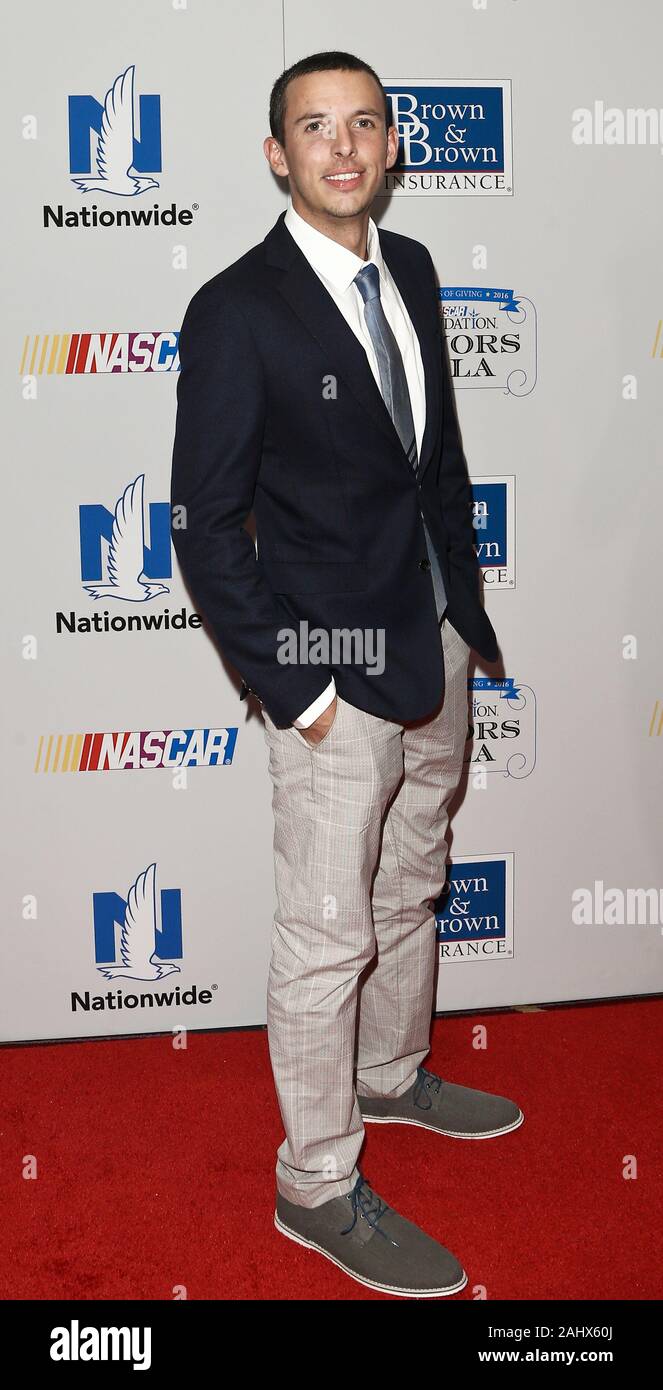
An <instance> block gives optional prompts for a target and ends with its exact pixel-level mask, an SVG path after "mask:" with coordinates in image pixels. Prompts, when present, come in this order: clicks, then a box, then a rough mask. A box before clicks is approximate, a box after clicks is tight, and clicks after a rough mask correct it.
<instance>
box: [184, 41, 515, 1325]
mask: <svg viewBox="0 0 663 1390" xmlns="http://www.w3.org/2000/svg"><path fill="white" fill-rule="evenodd" d="M270 128H271V132H272V133H271V136H270V137H268V138H267V139H266V140H265V142H264V151H265V155H266V157H267V160H268V161H269V164H270V166H271V169H272V170H273V172H274V173H275V174H276V175H277V176H279V177H282V178H287V179H288V183H289V190H290V199H289V206H288V209H287V211H286V212H285V213H282V214H281V216H280V217H279V218H278V220H277V222H276V224H275V226H274V227H273V228H272V230H271V231H270V232H269V233H268V235H267V236H266V237H265V240H264V241H263V242H262V243H261V244H259V245H258V246H255V247H253V248H252V249H251V250H250V251H248V252H247V253H246V255H244V256H242V257H241V258H240V259H239V260H238V261H236V262H235V263H234V264H233V265H231V266H229V267H228V268H227V269H226V270H224V271H222V272H221V273H220V274H219V275H216V276H215V277H214V278H213V279H212V280H210V281H209V282H208V283H207V284H205V285H203V286H202V288H201V289H200V290H198V292H197V293H196V294H195V295H194V297H193V299H192V300H191V303H190V304H189V307H188V309H187V312H186V315H185V319H184V323H183V326H182V331H181V335H180V361H181V374H180V378H179V382H178V415H177V427H176V436H175V446H174V456H173V477H172V497H171V501H172V505H173V507H174V508H175V507H177V508H180V507H183V508H184V515H185V516H186V526H185V527H184V528H183V529H177V528H174V529H173V542H174V545H175V548H176V551H177V554H178V557H179V559H180V562H181V567H182V570H183V573H184V575H185V576H186V578H187V579H188V580H189V582H190V584H191V587H192V590H193V593H194V595H195V597H196V598H197V599H198V601H199V603H200V606H201V607H202V609H203V611H204V612H205V613H206V614H207V617H208V619H209V621H210V624H211V626H212V628H213V630H214V632H215V634H216V636H217V637H218V639H219V642H220V644H221V647H222V649H223V650H224V652H225V654H226V655H227V656H228V657H229V658H230V660H231V661H232V662H233V664H234V665H236V667H237V668H238V670H239V671H240V672H241V673H242V675H243V677H244V685H243V690H242V698H243V697H244V695H245V694H246V693H247V692H248V691H249V690H250V691H252V692H253V693H254V694H255V695H256V696H257V697H258V699H259V700H260V702H261V706H262V715H263V719H264V729H265V738H266V743H267V745H268V749H269V768H270V774H271V778H272V783H273V800H272V804H273V808H274V818H275V829H274V858H275V878H276V890H277V902H278V906H277V912H276V915H275V919H274V930H273V937H272V957H271V964H270V972H269V985H268V999H267V1004H268V1010H267V1016H268V1038H269V1048H270V1057H271V1061H272V1068H273V1072H274V1079H275V1085H276V1089H277V1094H278V1098H279V1104H280V1108H281V1115H282V1118H283V1124H284V1128H285V1132H286V1137H285V1140H284V1141H283V1143H282V1145H281V1147H280V1149H279V1152H278V1161H277V1167H276V1187H277V1194H276V1212H275V1224H276V1226H277V1229H278V1230H279V1231H281V1232H282V1233H283V1234H284V1235H287V1236H288V1237H290V1238H292V1239H293V1240H295V1241H298V1242H299V1243H300V1244H301V1245H305V1246H307V1247H310V1248H312V1249H315V1250H318V1251H320V1253H322V1254H324V1255H325V1256H327V1257H328V1258H329V1259H331V1260H332V1261H333V1262H334V1263H335V1264H337V1265H339V1266H340V1268H342V1269H343V1270H344V1271H345V1272H346V1273H347V1274H349V1275H350V1276H351V1277H352V1278H354V1279H356V1280H358V1281H359V1282H360V1283H363V1284H367V1285H368V1286H370V1287H372V1288H376V1289H380V1290H383V1291H384V1292H387V1293H392V1294H397V1295H401V1296H405V1297H421V1298H425V1297H441V1296H444V1295H447V1294H453V1293H455V1292H457V1291H458V1290H459V1289H461V1288H463V1287H464V1285H465V1283H466V1282H467V1276H466V1275H465V1273H464V1271H463V1268H462V1266H461V1265H460V1264H459V1262H458V1260H457V1259H456V1258H455V1257H454V1256H453V1255H452V1254H451V1253H450V1252H449V1251H448V1250H446V1249H445V1248H444V1246H442V1245H441V1244H439V1243H438V1242H437V1241H436V1240H435V1239H433V1237H432V1236H430V1235H428V1234H427V1233H425V1232H424V1231H422V1230H420V1229H419V1228H418V1227H417V1226H416V1225H415V1224H414V1223H413V1222H411V1221H408V1220H407V1219H406V1218H404V1217H402V1216H400V1215H399V1214H398V1213H397V1212H395V1211H394V1210H393V1209H392V1208H391V1207H389V1206H387V1204H386V1202H385V1201H384V1200H383V1199H382V1198H381V1197H379V1196H378V1195H377V1192H376V1191H375V1189H373V1188H372V1187H371V1186H369V1183H368V1180H367V1179H366V1178H365V1177H364V1174H363V1173H362V1172H361V1171H360V1169H359V1168H358V1166H357V1159H358V1155H359V1151H360V1149H361V1146H362V1141H363V1138H364V1121H375V1122H378V1123H389V1122H395V1123H405V1124H411V1125H419V1126H423V1127H424V1128H428V1129H432V1130H435V1131H437V1132H439V1133H440V1134H444V1135H452V1136H454V1137H457V1138H467V1139H479V1138H488V1137H491V1136H493V1135H497V1134H504V1133H507V1132H508V1131H509V1130H511V1129H515V1128H516V1127H517V1126H518V1125H519V1124H520V1123H521V1122H522V1119H523V1116H522V1114H521V1111H520V1110H519V1108H518V1106H517V1105H515V1104H514V1103H513V1102H511V1101H509V1100H506V1099H505V1098H503V1097H501V1096H492V1095H488V1094H486V1093H483V1092H480V1091H475V1090H472V1089H469V1088H467V1087H463V1086H455V1085H453V1084H451V1083H449V1082H447V1081H443V1080H442V1079H441V1078H440V1077H438V1076H436V1075H435V1074H434V1073H432V1072H430V1071H428V1070H426V1069H425V1068H424V1067H423V1066H422V1063H423V1061H424V1058H425V1057H426V1055H427V1053H428V1051H429V1029H430V1020H431V1010H432V1000H433V977H434V961H435V918H434V911H433V906H434V901H435V899H436V898H437V897H438V895H439V894H440V892H441V891H442V888H443V885H444V881H445V874H446V855H447V842H446V839H445V835H446V830H447V826H448V815H447V808H448V805H449V802H450V800H451V798H452V796H453V793H454V791H455V789H456V787H457V785H458V781H459V778H460V775H461V770H462V758H463V749H464V744H465V739H466V734H467V667H468V659H469V652H470V648H471V647H475V648H476V650H477V651H478V652H479V654H480V655H481V656H482V657H484V659H486V660H488V661H491V660H495V659H496V657H497V642H496V637H495V633H494V631H493V628H492V626H491V623H490V622H489V620H488V617H487V615H486V613H485V611H484V609H483V607H482V605H481V602H480V597H479V569H478V562H477V557H476V552H475V549H474V545H473V540H474V530H473V526H472V519H471V493H470V486H469V481H468V477H467V469H466V465H465V460H464V457H463V452H462V447H461V443H460V438H459V435H458V429H457V425H456V420H455V415H454V404H453V392H452V386H451V380H450V372H449V367H448V363H447V362H446V358H445V355H444V354H445V348H444V343H443V338H442V332H441V326H440V320H439V311H438V303H437V287H436V277H435V272H434V268H433V263H432V261H431V258H430V255H429V253H428V251H427V250H426V248H425V247H424V246H423V245H421V243H419V242H417V241H414V240H412V239H411V238H408V237H404V236H399V235H397V234H396V233H395V232H387V231H384V232H383V231H381V232H379V233H378V231H377V228H376V225H375V223H374V222H373V220H372V219H371V217H370V212H369V209H370V207H371V204H372V201H373V199H374V198H375V195H376V194H377V192H378V190H379V189H380V188H381V186H382V184H383V179H384V172H385V168H389V167H391V165H392V164H393V163H394V161H395V159H396V155H397V149H398V136H397V132H396V130H395V129H394V127H393V126H390V124H389V117H388V112H387V103H386V96H385V92H384V90H383V88H382V86H381V84H380V81H379V79H378V77H377V75H376V73H375V72H374V71H373V69H372V68H371V67H369V66H368V65H367V64H366V63H364V62H361V61H360V60H359V59H358V58H355V57H353V56H352V55H351V54H346V53H337V52H336V53H323V54H316V55H314V56H313V57H311V58H308V59H305V60H302V61H301V62H299V63H296V64H295V65H294V66H293V67H291V68H289V69H288V70H287V71H286V72H285V73H283V74H282V76H281V77H280V78H279V79H278V80H277V82H276V83H275V85H274V88H273V90H272V95H271V102H270ZM251 510H253V511H254V514H255V519H256V528H257V552H256V549H255V548H254V545H253V542H252V540H251V537H250V535H249V534H248V532H247V531H246V530H245V529H244V522H245V520H246V518H247V516H248V514H249V512H250V511H251ZM312 629H315V632H316V636H317V641H318V646H317V648H311V649H309V645H307V640H306V634H308V635H309V636H311V637H312ZM348 634H349V635H350V637H351V638H352V642H353V643H354V645H353V646H352V650H351V654H350V655H348V644H347V639H348ZM335 639H336V647H335V646H334V641H335ZM341 639H343V640H344V641H345V643H346V645H345V647H344V648H341V645H340V643H341ZM298 644H299V645H298ZM293 651H294V659H293ZM360 976H362V977H363V978H362V979H361V980H360ZM355 1063H356V1084H355V1082H354V1081H353V1064H355Z"/></svg>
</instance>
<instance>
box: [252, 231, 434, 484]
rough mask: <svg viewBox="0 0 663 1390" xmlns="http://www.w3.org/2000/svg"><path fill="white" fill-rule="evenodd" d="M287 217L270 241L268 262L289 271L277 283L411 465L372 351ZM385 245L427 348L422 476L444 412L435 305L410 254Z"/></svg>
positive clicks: (387, 259) (424, 352) (384, 251)
mask: <svg viewBox="0 0 663 1390" xmlns="http://www.w3.org/2000/svg"><path fill="white" fill-rule="evenodd" d="M284 218H285V213H284V212H282V213H281V215H280V216H279V218H278V220H277V222H276V223H275V225H274V227H272V229H271V231H270V232H268V234H267V236H266V237H265V241H264V245H265V256H266V260H267V263H268V264H269V265H276V266H280V267H281V269H282V270H283V271H284V272H285V273H284V274H283V275H282V276H281V278H280V280H279V281H278V283H277V288H278V289H279V291H280V293H281V294H282V295H283V296H284V298H285V299H286V300H287V302H288V304H289V305H290V306H291V308H292V309H293V310H294V312H295V313H296V314H297V317H298V318H299V319H300V320H301V322H302V323H303V324H304V325H305V327H306V328H307V329H308V331H309V333H311V335H312V336H313V337H314V338H315V340H316V342H317V343H319V345H320V347H321V348H322V349H323V350H324V352H325V353H327V354H328V355H329V357H330V359H331V360H332V361H333V362H334V365H335V370H336V371H338V374H339V375H340V376H341V378H342V380H343V381H344V382H345V383H346V385H347V386H348V389H349V390H350V391H352V393H353V395H354V396H355V397H356V399H357V400H358V401H359V403H360V405H362V406H363V408H364V410H365V411H366V412H367V413H368V415H369V416H370V418H371V419H372V420H373V422H374V423H375V425H376V426H377V428H378V429H380V430H382V431H383V432H384V434H385V435H386V436H387V437H388V438H389V440H390V441H391V443H392V444H395V445H396V447H397V448H398V449H399V451H400V453H401V456H402V459H403V463H404V466H405V467H406V468H408V469H409V468H410V464H409V462H408V459H407V455H406V453H405V450H404V449H403V446H402V444H401V441H400V439H399V436H398V432H397V430H396V427H395V425H394V422H393V420H392V418H391V415H390V414H389V411H388V410H387V407H386V405H385V403H384V400H383V398H382V393H381V391H380V389H379V387H378V384H377V382H376V380H375V377H374V376H373V373H372V371H371V368H370V366H369V363H368V358H367V356H366V353H365V351H364V349H363V347H362V345H361V343H360V342H359V340H358V338H357V337H356V335H355V334H354V333H353V331H352V329H351V328H350V326H349V324H348V323H347V322H346V320H345V318H344V317H343V314H342V313H341V311H340V309H339V308H338V307H337V305H336V304H335V303H334V300H333V299H332V297H331V295H330V294H328V293H327V290H326V289H325V287H324V285H323V284H322V283H321V281H320V280H319V278H318V276H317V275H316V273H315V271H314V270H313V268H312V266H310V265H309V263H308V261H307V259H306V256H305V255H304V254H303V252H302V251H301V250H300V248H299V246H298V245H297V243H296V241H295V240H294V238H293V237H291V236H290V233H289V231H288V229H287V227H286V226H285V223H284ZM380 246H381V249H382V254H383V256H384V259H385V262H386V264H387V265H388V267H389V270H390V272H391V274H392V276H393V278H394V281H395V283H396V284H397V286H398V289H399V291H400V293H401V295H402V298H403V302H404V304H405V305H406V308H407V311H408V313H409V315H410V318H411V319H412V324H413V326H414V330H415V332H416V334H417V337H418V339H419V345H420V348H421V357H422V362H423V367H424V377H425V386H426V424H425V428H424V435H423V439H422V447H421V451H420V455H419V466H418V469H417V477H418V478H421V475H422V473H423V471H424V469H425V468H426V466H427V464H428V463H429V462H430V452H431V447H432V443H433V440H434V439H435V437H436V423H437V413H438V411H439V362H437V359H436V354H435V341H433V340H432V335H431V332H430V328H429V327H428V323H429V322H430V320H429V313H430V310H428V311H427V310H426V306H425V304H424V302H423V291H422V288H421V286H420V285H419V282H418V280H417V277H416V276H414V275H413V274H412V271H411V269H410V266H409V265H408V263H407V261H406V259H405V257H404V256H402V255H400V254H398V253H397V252H394V250H393V248H389V249H387V247H386V245H385V243H384V241H383V238H382V236H380Z"/></svg>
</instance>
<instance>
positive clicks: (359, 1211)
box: [341, 1173, 398, 1246]
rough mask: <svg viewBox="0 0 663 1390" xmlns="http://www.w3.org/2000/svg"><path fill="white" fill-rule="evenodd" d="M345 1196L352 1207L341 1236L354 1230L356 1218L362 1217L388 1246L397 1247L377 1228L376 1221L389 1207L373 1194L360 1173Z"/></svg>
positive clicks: (396, 1243) (395, 1241) (393, 1241)
mask: <svg viewBox="0 0 663 1390" xmlns="http://www.w3.org/2000/svg"><path fill="white" fill-rule="evenodd" d="M347 1195H348V1200H349V1201H350V1204H351V1206H352V1221H351V1222H350V1225H349V1226H346V1227H345V1229H344V1230H342V1231H341V1235H342V1236H346V1235H348V1234H349V1233H350V1231H352V1230H354V1228H355V1226H356V1224H357V1217H358V1216H363V1218H364V1220H365V1221H368V1224H369V1226H372V1227H373V1229H374V1230H375V1231H377V1233H378V1235H379V1236H383V1237H384V1239H385V1240H388V1241H389V1243H390V1245H396V1246H397V1245H398V1241H397V1240H392V1239H391V1236H388V1235H387V1233H386V1231H381V1230H380V1227H379V1226H378V1221H380V1220H381V1219H382V1217H383V1216H384V1214H385V1212H387V1211H389V1207H388V1205H387V1203H386V1202H382V1201H381V1200H380V1198H379V1197H378V1195H377V1193H375V1192H373V1190H372V1188H370V1187H369V1185H368V1183H367V1182H366V1179H365V1178H363V1177H362V1175H361V1173H360V1174H359V1177H358V1178H357V1181H356V1183H355V1185H354V1187H353V1188H352V1191H351V1192H348V1194H347Z"/></svg>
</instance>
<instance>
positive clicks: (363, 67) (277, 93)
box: [269, 50, 391, 145]
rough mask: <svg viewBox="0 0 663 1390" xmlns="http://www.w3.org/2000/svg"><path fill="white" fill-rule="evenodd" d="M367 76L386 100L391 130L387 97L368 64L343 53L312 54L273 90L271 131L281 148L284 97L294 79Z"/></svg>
mask: <svg viewBox="0 0 663 1390" xmlns="http://www.w3.org/2000/svg"><path fill="white" fill-rule="evenodd" d="M334 71H340V72H367V73H369V74H370V76H371V77H373V78H374V79H375V81H376V82H377V84H378V87H379V88H380V91H381V93H382V97H383V100H384V124H385V129H386V130H388V129H389V126H390V124H391V121H390V117H389V103H388V100H387V93H386V92H385V90H384V87H383V86H382V83H381V81H380V79H379V77H378V75H377V73H376V71H375V69H374V68H372V67H371V66H370V64H369V63H364V62H363V60H362V59H361V58H356V57H355V55H354V53H342V52H338V51H335V50H331V51H329V52H327V53H312V54H311V56H310V57H309V58H300V60H299V62H298V63H293V64H292V67H290V68H286V70H285V72H282V73H281V76H280V77H277V79H276V82H275V83H274V86H273V87H272V91H271V96H270V98H269V128H270V130H271V132H272V135H273V136H274V139H275V140H278V142H279V145H284V144H285V139H284V134H285V97H286V91H287V88H288V84H289V83H290V82H292V81H293V80H294V78H295V77H306V76H308V74H309V73H311V72H334Z"/></svg>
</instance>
